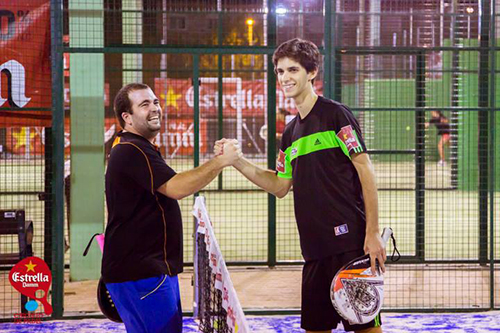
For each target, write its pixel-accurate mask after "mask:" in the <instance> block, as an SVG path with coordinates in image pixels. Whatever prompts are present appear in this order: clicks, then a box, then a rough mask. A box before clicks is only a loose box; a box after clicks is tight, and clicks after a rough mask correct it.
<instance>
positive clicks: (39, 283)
mask: <svg viewBox="0 0 500 333" xmlns="http://www.w3.org/2000/svg"><path fill="white" fill-rule="evenodd" d="M9 282H10V284H11V285H12V286H13V287H14V289H16V290H17V291H19V292H20V293H21V294H23V295H24V296H26V297H29V299H30V300H29V301H28V302H26V304H25V305H24V308H25V310H26V311H27V313H19V314H14V319H15V320H16V322H39V321H40V319H41V313H35V311H36V310H37V309H38V307H39V305H40V304H41V305H42V306H43V312H44V313H45V315H47V316H48V315H51V314H52V305H50V303H49V302H48V296H49V289H50V286H51V284H52V273H51V272H50V269H49V266H47V264H46V263H45V261H43V260H42V259H40V258H38V257H28V258H24V259H23V260H21V261H20V262H18V263H17V264H16V265H15V266H14V267H12V269H11V270H10V273H9Z"/></svg>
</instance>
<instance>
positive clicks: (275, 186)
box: [234, 158, 289, 198]
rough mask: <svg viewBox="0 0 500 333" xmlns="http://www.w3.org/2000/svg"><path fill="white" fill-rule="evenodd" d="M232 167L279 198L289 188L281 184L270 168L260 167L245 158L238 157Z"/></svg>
mask: <svg viewBox="0 0 500 333" xmlns="http://www.w3.org/2000/svg"><path fill="white" fill-rule="evenodd" d="M234 167H235V168H236V169H237V170H238V171H239V172H241V174H243V176H245V177H246V178H247V179H248V180H250V181H251V182H252V183H254V184H255V185H257V186H258V187H260V188H262V189H263V190H264V191H266V192H268V193H271V194H273V195H275V196H277V197H279V198H282V197H284V196H285V195H286V194H287V193H288V189H289V188H287V187H286V186H282V185H283V184H282V183H281V182H280V181H279V179H278V177H277V176H276V173H275V172H274V171H272V170H267V169H263V168H260V167H259V166H257V165H255V164H253V163H252V162H250V161H249V160H247V159H245V158H241V159H239V160H238V162H237V163H235V164H234Z"/></svg>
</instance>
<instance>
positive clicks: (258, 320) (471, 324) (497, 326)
mask: <svg viewBox="0 0 500 333" xmlns="http://www.w3.org/2000/svg"><path fill="white" fill-rule="evenodd" d="M247 320H248V323H249V325H250V330H251V332H259V333H272V332H273V333H274V332H280V333H296V332H297V333H298V332H304V331H303V330H301V329H300V318H299V317H298V316H265V317H254V316H249V317H247ZM382 321H383V328H384V333H413V332H415V333H426V332H432V333H459V332H460V333H484V332H500V312H483V313H460V314H398V313H383V314H382ZM0 332H5V333H14V332H16V333H24V332H26V333H27V332H44V333H45V332H46V333H49V332H50V333H59V332H61V333H62V332H65V333H66V332H78V333H96V332H97V333H101V332H102V333H104V332H125V327H124V326H123V325H122V324H116V323H113V322H111V321H109V320H105V319H84V320H66V321H49V322H43V323H41V324H14V323H0ZM184 332H186V333H190V332H197V326H196V323H195V322H194V320H193V319H191V318H185V320H184ZM333 332H344V331H343V330H335V331H333Z"/></svg>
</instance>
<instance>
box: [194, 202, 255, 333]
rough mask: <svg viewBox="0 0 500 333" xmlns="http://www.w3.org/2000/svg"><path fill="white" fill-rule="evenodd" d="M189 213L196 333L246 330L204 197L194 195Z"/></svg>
mask: <svg viewBox="0 0 500 333" xmlns="http://www.w3.org/2000/svg"><path fill="white" fill-rule="evenodd" d="M193 215H194V216H195V219H196V229H195V230H196V232H195V239H196V242H195V256H194V287H195V288H194V290H195V292H194V304H193V312H194V317H195V318H196V319H197V320H198V322H199V332H217V333H226V332H228V333H250V330H249V328H248V324H247V321H246V319H245V314H244V313H243V309H242V308H241V304H240V301H239V300H238V296H237V295H236V291H235V290H234V286H233V283H232V282H231V278H230V277H229V272H228V270H227V267H226V263H225V262H224V259H223V257H222V253H221V251H220V247H219V244H218V243H217V239H216V238H215V233H214V229H213V227H212V222H211V221H210V217H209V215H208V211H207V208H206V206H205V198H204V197H202V196H198V197H196V201H195V204H194V207H193Z"/></svg>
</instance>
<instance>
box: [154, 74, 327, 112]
mask: <svg viewBox="0 0 500 333" xmlns="http://www.w3.org/2000/svg"><path fill="white" fill-rule="evenodd" d="M217 87H218V84H217V78H201V79H200V97H199V98H200V115H201V117H202V118H203V117H207V116H216V115H217V108H218V103H219V94H218V91H217ZM315 89H316V92H317V93H319V94H321V93H322V91H323V86H322V84H321V82H316V84H315ZM154 91H155V93H156V96H157V97H158V98H159V99H160V102H161V105H162V108H163V110H164V111H166V112H167V113H168V114H169V116H177V117H186V116H188V117H192V115H193V107H194V88H193V85H192V83H191V79H189V80H178V79H160V78H158V79H155V86H154ZM266 96H267V88H266V82H265V81H264V80H254V81H246V80H242V79H241V78H224V79H223V96H222V107H223V115H224V117H234V116H235V115H236V114H237V113H238V112H241V114H242V116H243V117H263V116H264V113H265V112H266V110H267V99H266ZM276 108H277V109H286V110H288V112H289V113H291V114H296V113H297V110H296V109H295V105H294V103H293V101H292V100H291V99H289V98H285V95H284V94H283V91H282V90H281V89H280V88H279V86H277V88H276Z"/></svg>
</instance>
